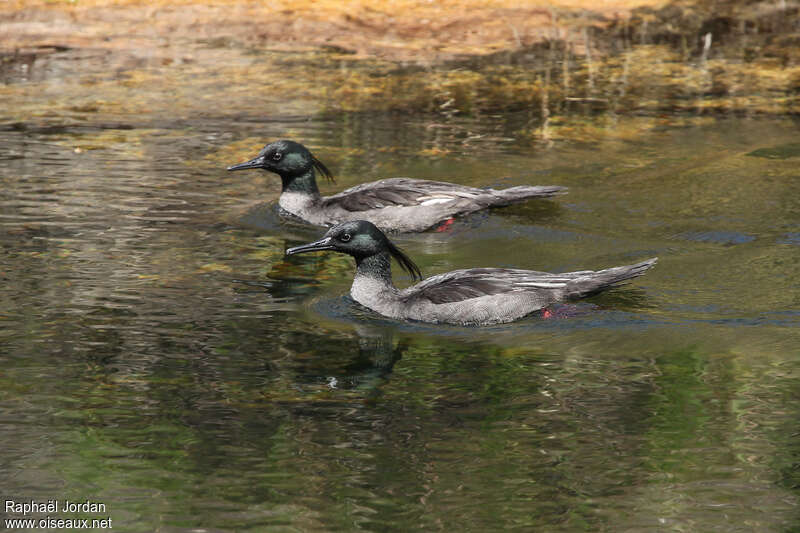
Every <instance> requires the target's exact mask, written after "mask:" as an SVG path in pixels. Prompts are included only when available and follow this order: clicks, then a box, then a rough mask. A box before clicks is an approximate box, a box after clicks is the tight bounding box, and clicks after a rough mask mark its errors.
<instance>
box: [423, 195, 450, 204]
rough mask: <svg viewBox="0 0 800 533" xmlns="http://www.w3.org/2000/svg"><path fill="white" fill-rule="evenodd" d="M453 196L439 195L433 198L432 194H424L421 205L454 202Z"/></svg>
mask: <svg viewBox="0 0 800 533" xmlns="http://www.w3.org/2000/svg"><path fill="white" fill-rule="evenodd" d="M452 201H453V198H451V197H445V198H442V197H438V198H431V197H430V196H423V197H422V198H420V204H419V205H436V204H446V203H447V202H452Z"/></svg>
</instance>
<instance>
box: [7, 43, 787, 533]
mask: <svg viewBox="0 0 800 533" xmlns="http://www.w3.org/2000/svg"><path fill="white" fill-rule="evenodd" d="M243 57H246V56H243ZM301 59H302V58H301ZM301 59H298V61H300V60H301ZM48 61H50V63H46V65H49V69H45V71H44V72H43V73H42V72H41V71H36V70H35V69H34V74H36V72H39V74H38V76H39V77H36V76H31V77H29V78H24V79H18V78H14V79H11V80H6V85H4V86H3V90H4V94H5V96H6V97H8V98H10V101H11V102H12V103H13V105H11V106H9V107H8V108H7V109H6V110H4V111H0V118H1V119H2V120H0V160H2V163H1V164H0V180H1V181H0V183H2V187H0V225H1V226H2V230H1V231H0V246H2V254H0V280H2V283H1V284H0V424H2V429H3V431H2V432H0V450H2V451H1V452H0V472H2V474H3V475H2V476H0V493H2V494H3V497H4V499H13V500H16V501H30V500H35V501H46V500H48V499H59V500H64V499H68V500H71V501H86V500H87V499H88V500H92V501H96V502H102V503H104V504H105V505H106V506H107V511H106V512H105V513H80V514H79V515H76V516H80V517H85V518H105V517H111V518H112V519H113V528H114V530H117V531H136V532H138V531H170V532H188V531H350V530H368V531H407V530H445V531H453V530H455V531H457V530H465V531H489V530H498V529H510V530H519V531H533V530H539V531H602V530H605V531H648V530H653V531H656V530H658V531H662V530H668V531H726V532H728V531H788V530H797V528H798V527H800V526H798V524H800V516H798V514H799V513H798V504H800V497H799V496H800V493H799V492H798V487H800V468H798V465H799V464H800V463H799V462H798V461H799V460H798V456H799V455H800V440H798V438H799V437H798V434H800V350H799V349H798V346H800V343H799V341H800V330H799V329H798V326H800V302H799V301H798V295H799V294H800V292H798V284H797V280H798V278H799V277H800V261H799V259H800V248H799V247H800V156H799V154H800V153H799V152H798V151H797V148H796V147H797V138H798V131H799V130H800V128H798V122H797V121H796V120H792V119H790V118H758V117H751V118H746V117H740V118H721V117H715V118H709V117H701V118H702V120H701V119H700V118H697V117H671V118H665V117H663V116H658V117H647V116H644V117H631V116H618V115H615V114H607V113H606V114H603V115H598V116H593V117H592V116H582V115H580V114H571V115H565V116H564V117H561V118H560V119H558V120H554V121H553V124H552V125H553V127H557V128H560V129H558V130H557V131H558V132H559V134H558V135H557V136H554V137H553V139H554V140H552V141H551V142H539V141H531V139H530V137H529V136H528V135H527V133H526V132H529V131H530V129H531V128H532V127H533V126H531V116H532V115H530V114H528V113H527V112H523V111H520V112H515V113H488V112H487V113H484V114H477V115H472V116H471V117H461V118H459V116H458V115H455V116H454V115H452V114H447V113H439V114H418V115H407V114H392V113H330V112H324V113H320V112H319V109H317V108H314V109H309V108H307V106H308V101H307V99H306V97H307V95H304V94H297V95H296V97H295V98H290V97H288V96H282V97H281V98H272V97H270V96H269V95H267V96H263V95H260V96H258V97H257V98H256V97H254V98H252V99H248V98H245V96H246V95H245V92H246V91H245V89H249V90H251V91H255V88H256V85H257V84H258V83H262V82H263V83H268V82H267V81H265V80H263V79H260V78H259V79H254V80H251V81H252V82H253V83H252V84H251V85H245V86H243V87H240V86H236V85H229V84H226V83H223V82H221V81H219V79H218V78H215V77H214V76H213V75H214V72H213V71H202V72H200V73H199V74H198V73H197V72H196V71H194V70H192V69H193V68H195V67H187V68H186V69H184V70H181V71H180V74H181V75H183V76H186V78H182V79H183V81H184V82H185V83H187V85H186V87H185V88H184V89H182V90H183V92H182V93H180V94H177V95H176V93H174V92H172V91H173V88H174V87H173V85H172V83H174V80H172V81H170V80H166V81H163V82H162V81H160V78H159V77H158V76H153V80H155V81H150V82H148V84H145V85H144V86H142V85H136V86H135V87H130V86H126V85H125V84H124V83H122V84H121V85H119V86H115V85H113V84H112V83H111V82H110V81H108V80H111V79H117V78H118V77H121V78H122V79H123V81H124V79H126V78H125V76H126V75H120V74H119V72H118V71H115V72H114V73H108V72H105V70H104V69H102V68H98V69H96V70H97V72H103V74H99V73H97V72H94V71H92V70H91V67H92V66H93V65H95V63H93V61H96V59H91V58H89V59H84V60H83V61H84V62H85V64H82V63H80V61H78V63H77V65H79V67H78V68H77V72H83V74H80V75H78V74H76V73H75V72H76V71H75V70H60V69H59V68H57V67H59V65H61V63H59V62H58V61H57V58H56V59H50V60H48ZM239 61H253V62H256V61H257V60H256V59H242V58H240V59H239ZM65 64H68V65H74V64H76V63H66V62H65ZM81 65H82V66H81ZM62 66H63V65H62ZM73 68H74V67H72V66H70V69H73ZM81 68H83V69H84V70H81ZM152 68H153V72H155V73H157V74H160V75H163V74H164V71H163V69H162V70H160V67H152ZM64 69H66V67H64ZM193 75H197V76H198V79H197V83H196V84H195V85H192V84H191V83H190V82H189V81H188V80H191V77H192V76H193ZM201 75H202V76H201ZM92 76H97V77H96V78H91V77H92ZM103 76H108V80H107V79H106V78H104V77H103ZM88 78H91V79H88ZM87 79H88V81H87ZM215 80H216V81H215ZM239 81H241V80H239ZM126 87H127V88H126ZM143 87H144V88H143ZM113 91H117V92H113ZM104 98H105V99H104ZM128 98H129V99H131V102H133V103H130V105H128V103H129V102H127V100H126V99H128ZM64 99H72V100H74V101H75V102H78V103H75V104H74V105H71V104H70V102H67V101H65V100H64ZM114 99H116V100H114ZM173 99H174V100H173ZM94 100H96V101H97V102H99V103H98V104H97V106H99V107H97V106H96V107H88V108H87V107H86V106H87V105H88V104H87V103H86V102H89V101H94ZM109 102H111V103H114V102H116V103H117V104H119V105H118V106H112V105H111V103H109ZM142 102H144V103H142ZM134 103H135V104H136V105H133V104H134ZM139 106H141V107H139ZM537 112H538V111H537ZM559 121H560V122H559ZM278 137H291V138H294V139H296V140H299V141H301V142H303V143H305V144H306V145H308V146H309V147H311V148H312V149H313V151H314V153H315V154H316V155H317V156H318V157H319V158H320V159H321V160H322V161H324V162H325V163H326V164H327V165H328V166H329V167H330V168H331V169H332V170H333V171H334V172H335V174H336V175H337V179H338V182H337V183H336V184H324V185H322V188H323V192H325V193H330V192H334V191H339V190H341V189H343V188H345V187H347V186H351V185H354V184H357V183H360V182H362V181H367V180H373V179H377V178H380V177H391V176H413V177H422V178H429V179H437V180H449V181H456V182H459V183H464V184H469V185H507V186H511V185H519V184H525V183H530V184H557V185H565V186H568V187H570V193H569V195H567V196H563V197H559V198H557V199H555V200H553V201H532V202H529V203H527V204H523V205H518V206H514V207H511V208H507V209H503V210H498V211H493V212H491V213H489V214H485V213H484V214H478V215H474V216H470V217H468V218H465V219H460V220H458V221H457V222H456V223H455V224H453V225H452V226H451V227H450V230H449V231H446V232H441V233H437V232H430V233H425V234H420V235H411V236H403V237H400V238H398V239H397V242H398V244H400V245H401V246H402V247H403V248H404V249H405V250H407V252H408V253H409V254H410V255H411V256H412V257H413V258H414V259H415V260H416V261H417V262H418V263H419V265H420V267H421V268H422V269H423V272H424V274H425V275H432V274H435V273H440V272H445V271H448V270H451V269H455V268H464V267H470V266H511V267H518V268H530V269H536V270H548V271H562V270H576V269H586V268H592V269H596V268H603V267H608V266H614V265H618V264H628V263H632V262H635V261H638V260H641V259H645V258H647V257H651V256H654V255H657V256H659V258H660V261H659V263H658V265H657V266H656V267H655V268H654V269H653V270H651V271H650V272H648V273H647V274H646V275H645V276H644V277H642V278H639V279H637V280H635V281H634V282H633V283H631V284H630V285H628V286H626V287H624V288H621V289H617V290H614V291H611V292H608V293H605V294H603V295H599V296H596V297H594V298H592V299H590V300H586V301H584V302H581V303H577V304H574V305H571V306H568V307H567V308H566V312H564V313H561V314H557V316H556V317H555V318H552V319H543V318H542V317H541V316H533V317H529V318H527V319H524V320H521V321H518V322H516V323H513V324H509V325H503V326H496V327H491V328H485V329H468V328H457V327H440V326H430V325H420V324H410V323H397V322H393V321H390V320H386V319H383V318H381V317H379V316H376V315H374V314H373V313H371V312H369V311H368V310H365V309H363V308H360V307H359V306H358V305H357V304H355V303H354V302H352V300H350V299H349V297H347V290H348V288H349V283H350V280H351V276H352V271H353V268H352V267H353V266H352V264H351V260H350V259H349V258H347V257H343V256H337V255H334V254H316V255H309V256H298V257H291V258H286V257H284V254H283V252H284V250H285V248H286V247H289V246H293V245H297V244H300V243H302V242H308V241H310V240H312V239H315V238H318V236H319V235H320V234H321V232H320V231H319V230H318V229H315V228H309V227H304V226H302V225H297V224H285V223H282V222H280V221H278V220H277V219H276V218H275V216H274V214H273V211H272V208H271V207H269V206H266V207H263V206H262V207H256V208H253V204H257V203H258V202H267V203H269V202H274V200H275V199H276V198H277V193H278V191H279V181H278V179H277V177H275V176H272V175H269V174H266V173H263V172H255V171H253V172H248V173H226V172H225V170H224V167H225V166H226V165H228V164H232V163H236V162H239V161H242V160H244V159H245V158H247V157H250V156H252V155H253V154H254V153H255V151H256V150H257V149H259V148H260V144H261V143H263V142H266V141H268V140H273V139H275V138H278ZM395 279H396V281H397V283H398V284H399V285H404V284H407V283H408V279H407V278H406V277H404V275H403V274H402V273H396V276H395ZM241 281H245V282H248V283H241ZM7 516H9V514H8V513H7ZM10 516H17V517H18V516H20V515H19V514H13V513H11V514H10ZM30 516H35V517H36V518H39V517H43V516H45V515H44V514H36V515H30ZM72 516H75V515H71V514H69V513H60V514H58V515H57V517H58V518H68V517H72Z"/></svg>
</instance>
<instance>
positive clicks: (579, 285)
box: [564, 257, 658, 298]
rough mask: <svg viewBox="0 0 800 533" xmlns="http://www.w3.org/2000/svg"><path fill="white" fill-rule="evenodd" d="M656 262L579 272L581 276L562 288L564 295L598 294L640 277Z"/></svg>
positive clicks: (655, 259) (655, 258)
mask: <svg viewBox="0 0 800 533" xmlns="http://www.w3.org/2000/svg"><path fill="white" fill-rule="evenodd" d="M656 261H658V257H653V258H651V259H648V260H647V261H642V262H641V263H636V264H635V265H625V266H618V267H613V268H607V269H605V270H598V271H597V272H593V271H591V270H587V271H586V272H581V273H580V274H581V275H579V276H578V277H576V278H573V279H571V280H570V281H568V282H567V285H566V287H564V293H565V295H566V296H567V297H571V298H577V297H580V296H586V295H588V294H592V293H595V292H600V291H602V290H605V289H607V288H609V287H611V286H612V285H616V284H617V283H620V282H622V281H625V280H628V279H631V278H636V277H639V276H641V275H642V274H644V273H645V272H646V271H647V269H649V268H650V267H652V266H653V265H655V264H656Z"/></svg>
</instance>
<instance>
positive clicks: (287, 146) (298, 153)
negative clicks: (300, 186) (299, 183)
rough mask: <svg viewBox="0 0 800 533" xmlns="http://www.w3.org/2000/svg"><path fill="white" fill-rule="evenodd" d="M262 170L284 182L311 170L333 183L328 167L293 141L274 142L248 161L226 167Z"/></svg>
mask: <svg viewBox="0 0 800 533" xmlns="http://www.w3.org/2000/svg"><path fill="white" fill-rule="evenodd" d="M250 168H263V169H264V170H269V171H270V172H274V173H275V174H278V175H279V176H280V177H281V178H282V179H283V180H284V182H286V181H291V180H292V179H293V178H296V177H299V176H303V175H305V174H308V173H309V172H310V171H311V169H312V168H315V169H317V170H318V171H319V172H320V174H322V175H323V176H325V178H326V179H328V180H330V181H333V174H331V171H330V170H328V167H326V166H325V165H323V164H322V162H320V161H319V160H318V159H317V158H316V157H314V156H313V155H312V154H311V152H309V151H308V148H306V147H305V146H303V145H302V144H300V143H296V142H294V141H286V140H283V141H275V142H273V143H270V144H268V145H266V146H265V147H264V148H262V149H261V151H260V152H259V153H258V155H257V156H256V157H254V158H253V159H251V160H250V161H245V162H244V163H239V164H238V165H233V166H230V167H228V170H246V169H250Z"/></svg>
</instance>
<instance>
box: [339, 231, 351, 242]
mask: <svg viewBox="0 0 800 533" xmlns="http://www.w3.org/2000/svg"><path fill="white" fill-rule="evenodd" d="M339 240H340V241H342V242H347V241H349V240H350V234H349V233H344V234H343V235H342V236H341V237H339Z"/></svg>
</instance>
